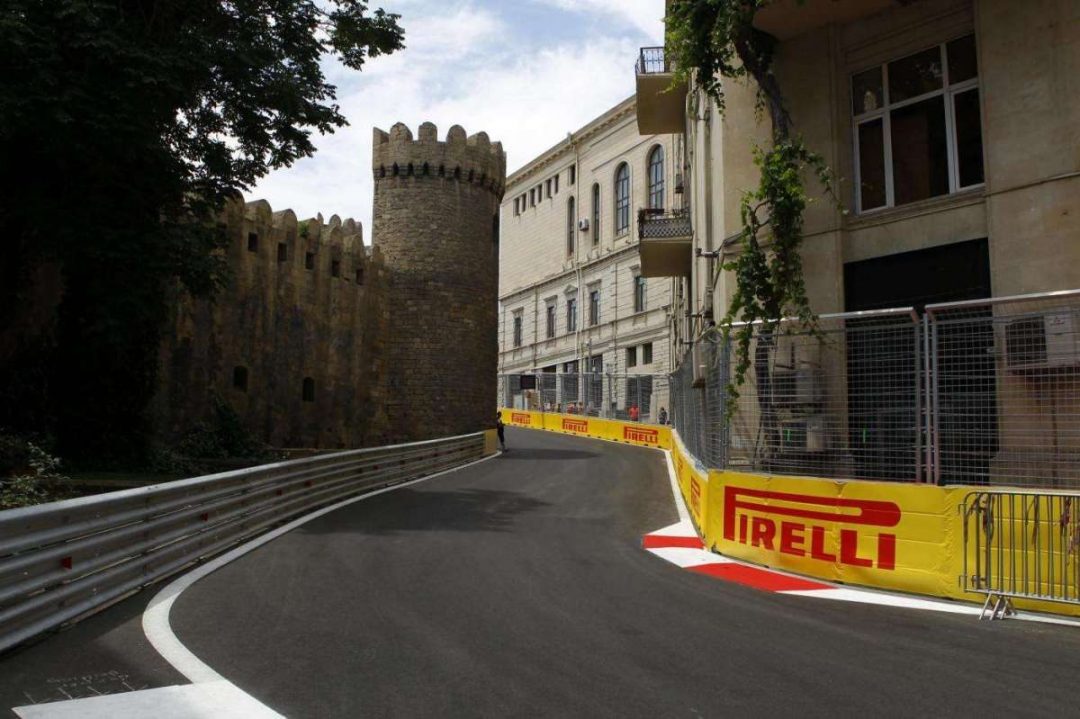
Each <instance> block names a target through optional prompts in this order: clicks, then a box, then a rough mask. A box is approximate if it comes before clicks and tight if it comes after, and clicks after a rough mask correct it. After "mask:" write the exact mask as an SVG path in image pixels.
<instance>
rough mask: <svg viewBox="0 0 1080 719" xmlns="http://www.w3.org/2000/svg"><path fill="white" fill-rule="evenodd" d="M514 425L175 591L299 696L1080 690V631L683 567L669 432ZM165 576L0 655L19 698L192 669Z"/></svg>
mask: <svg viewBox="0 0 1080 719" xmlns="http://www.w3.org/2000/svg"><path fill="white" fill-rule="evenodd" d="M507 438H508V441H509V444H510V447H511V451H510V452H508V453H506V454H504V455H502V456H501V457H499V458H497V459H493V460H490V461H487V462H483V463H480V464H478V465H475V466H473V467H471V468H468V469H466V470H462V471H459V472H455V473H452V474H449V475H445V476H443V477H439V478H436V479H433V480H431V481H430V482H426V483H422V484H418V485H414V486H411V487H408V488H403V489H400V490H397V491H393V492H389V493H386V494H383V495H380V496H377V497H373V498H371V499H368V500H365V501H362V502H359V503H357V504H354V505H351V506H349V507H346V508H343V509H341V510H338V511H336V512H333V513H331V514H329V515H326V516H324V517H322V518H320V519H317V520H315V521H313V522H310V523H309V524H306V525H304V526H303V527H301V528H299V529H297V530H296V531H294V532H291V533H289V534H287V535H285V536H283V537H281V538H279V539H277V540H274V541H273V542H270V543H269V544H267V545H264V546H263V547H261V548H259V549H257V550H256V551H254V552H252V553H250V554H248V555H246V556H244V557H242V558H241V559H239V560H237V561H236V562H234V563H232V564H230V565H228V566H226V567H225V568H223V569H221V570H219V571H218V572H216V573H214V574H212V575H210V576H208V577H207V578H205V579H203V580H201V581H200V582H198V583H196V584H195V585H194V586H193V587H191V588H190V589H188V590H187V591H186V592H185V593H184V594H183V595H181V597H180V598H179V600H177V603H176V605H175V606H174V607H173V610H172V625H173V629H174V630H175V632H176V634H177V636H178V637H179V638H180V640H181V641H182V642H183V643H184V644H185V645H186V646H187V647H188V648H189V649H190V650H191V651H193V652H194V653H195V654H196V655H197V656H198V657H199V658H200V659H202V660H203V661H204V662H206V663H207V664H209V665H210V666H211V667H213V668H214V669H216V670H217V671H219V672H220V673H222V674H223V675H225V677H226V678H228V679H230V680H231V681H233V682H234V683H235V684H237V685H238V686H239V687H241V688H242V689H244V690H245V691H247V692H249V693H250V694H252V695H253V696H255V697H256V698H257V699H259V700H260V701H262V702H263V703H265V704H267V705H268V706H270V707H272V708H274V709H276V710H277V711H279V712H281V713H283V714H285V715H286V716H289V717H343V718H344V717H347V718H353V717H357V718H360V717H473V716H483V717H488V716H499V717H504V716H560V717H563V716H589V717H598V716H599V717H603V716H619V717H637V716H641V717H659V716H662V717H680V716H686V717H699V716H710V717H727V716H743V715H751V716H757V715H773V716H776V715H779V716H795V715H798V716H836V715H842V716H847V715H854V714H861V715H873V716H913V715H925V714H934V715H947V716H985V715H987V714H990V715H994V716H997V715H1004V714H1009V715H1014V716H1036V715H1038V716H1045V715H1061V714H1074V713H1076V712H1077V699H1076V697H1077V694H1076V691H1075V682H1076V676H1077V670H1078V669H1080V630H1074V629H1071V628H1064V627H1060V626H1051V625H1039V624H1031V623H1023V622H1018V621H1009V622H995V623H993V624H991V623H988V622H982V623H980V622H978V621H976V620H975V619H973V618H971V617H966V616H958V615H947V614H936V613H932V612H926V611H915V610H905V609H895V608H889V607H877V606H869V605H857V604H848V603H842V602H831V601H824V600H814V599H809V598H803V597H791V596H783V595H777V594H766V593H762V592H758V591H756V590H753V589H750V588H746V587H743V586H739V585H733V584H727V583H724V582H721V581H717V580H715V579H711V578H709V577H705V576H701V575H698V574H694V573H692V572H686V571H682V570H680V569H677V568H676V567H674V566H673V565H670V564H668V563H666V562H664V561H662V560H660V559H658V558H656V557H654V556H652V555H650V554H649V553H647V552H645V551H643V550H641V549H640V542H641V536H642V535H643V534H645V533H647V532H649V531H651V530H655V529H658V528H660V527H662V526H665V525H668V524H671V523H673V522H674V521H676V515H675V510H674V507H673V505H672V502H671V490H670V484H669V481H668V477H667V471H666V466H665V464H664V462H663V458H662V455H660V454H659V453H657V452H654V451H651V450H646V449H640V448H635V447H627V446H622V445H616V444H612V443H606V442H601V441H597V440H587V439H577V438H571V437H564V436H559V435H554V434H547V433H538V432H529V431H524V430H517V431H515V430H513V429H508V432H507ZM150 595H152V593H149V594H148V595H146V596H143V595H139V596H137V597H134V598H132V599H131V600H128V601H127V602H124V603H122V604H120V605H117V606H116V607H114V608H112V609H110V610H109V611H107V612H105V613H103V614H101V615H98V616H96V617H94V618H91V619H89V620H87V621H86V622H83V623H82V624H80V625H77V626H76V627H74V628H73V629H71V630H69V631H66V632H62V633H60V634H57V635H55V636H52V637H50V638H48V639H45V640H43V641H41V642H39V643H38V644H36V645H34V646H31V647H29V648H26V649H23V650H20V651H17V652H14V653H9V654H8V655H6V656H4V657H2V658H0V700H3V701H5V702H6V703H5V704H3V707H5V708H6V707H11V706H15V705H16V704H21V703H26V699H25V697H23V696H22V694H23V693H28V694H29V695H30V696H32V697H34V699H35V700H37V699H38V697H37V695H36V694H35V692H37V693H39V694H41V693H45V692H53V693H55V691H56V687H57V686H61V687H65V686H66V687H67V690H68V691H69V692H70V691H76V690H77V689H78V678H79V677H80V676H89V677H91V678H92V677H94V676H99V679H98V682H99V683H98V684H97V685H96V686H95V687H94V690H95V691H101V690H102V687H103V686H104V687H105V689H104V690H105V691H123V689H122V688H116V689H113V688H111V687H112V684H115V683H116V682H115V676H123V677H125V680H124V681H125V683H128V684H131V685H135V684H138V685H139V686H163V685H166V684H173V683H182V680H181V679H179V678H178V676H177V675H176V674H175V672H174V671H173V670H172V669H171V668H170V667H168V665H165V664H164V663H163V662H162V661H161V660H160V659H159V658H157V657H156V655H154V654H153V651H152V650H151V649H150V648H149V647H148V646H147V645H146V642H145V639H144V638H142V637H141V632H140V631H139V628H138V619H139V615H140V613H141V608H142V607H144V606H145V604H146V602H147V601H149V598H150ZM110 672H112V673H113V678H112V679H110V678H109V676H110V674H109V673H110ZM65 678H67V679H65ZM72 678H74V682H73V679H72ZM65 681H66V682H67V683H66V684H65V683H64V682H65ZM110 682H112V684H110ZM103 683H104V684H103ZM83 695H84V696H85V695H86V694H83Z"/></svg>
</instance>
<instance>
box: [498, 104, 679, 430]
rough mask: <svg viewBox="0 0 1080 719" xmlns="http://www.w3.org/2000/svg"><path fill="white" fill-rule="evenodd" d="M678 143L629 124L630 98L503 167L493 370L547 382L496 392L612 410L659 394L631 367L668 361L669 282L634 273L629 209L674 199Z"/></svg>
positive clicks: (650, 367)
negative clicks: (534, 390)
mask: <svg viewBox="0 0 1080 719" xmlns="http://www.w3.org/2000/svg"><path fill="white" fill-rule="evenodd" d="M677 152H678V148H677V147H676V145H675V144H674V143H673V137H672V135H670V134H656V135H644V136H643V135H640V134H639V133H638V129H637V120H636V115H635V111H634V98H629V99H627V100H625V101H623V102H621V103H619V104H618V105H616V106H615V107H614V108H612V109H611V110H609V111H607V112H605V113H604V114H603V115H601V116H600V117H598V118H596V119H595V120H593V121H592V122H590V123H589V124H587V125H585V126H584V127H582V128H581V129H580V130H578V131H577V132H574V133H570V134H568V135H567V137H566V139H565V140H563V141H562V142H560V143H558V144H557V145H555V146H554V147H552V148H551V149H549V150H548V151H546V152H544V153H543V154H542V155H540V156H539V157H537V158H535V159H533V160H531V161H530V162H529V163H527V164H526V165H525V166H524V167H522V168H521V169H519V170H518V171H517V172H515V173H514V174H513V175H511V176H510V177H509V178H508V179H507V189H506V194H505V196H504V197H503V203H502V208H501V220H500V255H499V301H500V309H499V313H500V314H499V317H500V319H499V372H500V374H520V373H538V374H540V375H541V384H542V387H541V388H540V389H542V390H546V391H542V392H540V393H539V394H538V395H534V397H533V399H532V400H530V399H529V398H528V397H527V396H526V395H525V393H521V392H519V391H518V389H517V388H516V387H515V388H514V389H510V390H507V396H506V397H504V398H503V402H504V403H511V402H517V403H519V405H520V404H522V403H527V402H529V401H533V402H535V401H539V402H540V403H541V404H544V403H546V404H549V405H552V407H554V406H555V405H560V406H562V407H564V408H565V407H567V406H569V405H570V404H572V403H574V404H582V403H584V404H585V405H586V406H587V407H588V406H590V405H591V410H592V411H594V412H597V413H604V414H614V415H619V414H621V413H623V412H625V411H626V410H627V409H628V407H629V405H630V404H631V403H634V402H639V406H640V408H641V410H642V412H643V414H642V419H647V418H649V417H651V416H654V415H655V414H656V413H658V412H659V410H660V407H662V406H665V405H666V403H667V388H666V382H664V381H662V380H657V381H652V380H649V379H638V378H637V377H635V376H634V375H664V374H666V373H667V372H669V371H670V369H671V366H672V365H671V356H670V353H669V348H670V346H671V341H670V337H671V327H672V320H671V310H672V295H671V287H672V285H673V283H672V281H671V280H670V278H653V279H649V278H646V277H644V276H643V275H642V273H641V258H640V257H639V254H638V219H639V218H638V216H639V212H641V211H644V212H649V213H659V212H662V211H665V210H666V208H670V207H672V206H681V205H682V195H681V189H682V188H681V186H680V179H679V178H678V173H677V172H676V171H675V169H674V168H676V167H678V166H679V164H680V162H681V161H680V159H679V157H678V155H677ZM578 373H593V377H591V378H590V379H588V380H583V381H582V382H581V383H577V382H575V381H573V380H572V379H571V377H572V376H573V375H577V374H578ZM563 374H565V375H568V377H567V378H561V377H559V375H563ZM564 379H565V380H566V381H564ZM639 398H640V399H639Z"/></svg>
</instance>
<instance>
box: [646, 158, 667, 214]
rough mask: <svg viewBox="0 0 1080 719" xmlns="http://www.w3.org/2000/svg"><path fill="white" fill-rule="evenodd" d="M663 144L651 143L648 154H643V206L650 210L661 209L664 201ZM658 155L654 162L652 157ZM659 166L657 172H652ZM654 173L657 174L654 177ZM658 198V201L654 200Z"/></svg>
mask: <svg viewBox="0 0 1080 719" xmlns="http://www.w3.org/2000/svg"><path fill="white" fill-rule="evenodd" d="M664 155H665V153H664V146H663V145H661V144H656V145H653V147H652V149H651V150H649V154H648V155H646V156H645V206H646V207H648V208H649V209H650V210H662V209H664V202H665V200H666V198H665V196H664V194H665V191H666V188H665V184H666V183H665V182H664V161H665V157H664ZM657 156H659V158H660V159H659V162H654V158H656V157H657ZM657 167H658V168H659V172H654V170H655V168H657ZM654 174H655V175H657V176H656V177H654ZM657 197H658V198H659V203H657V202H656V201H655V200H656V198H657Z"/></svg>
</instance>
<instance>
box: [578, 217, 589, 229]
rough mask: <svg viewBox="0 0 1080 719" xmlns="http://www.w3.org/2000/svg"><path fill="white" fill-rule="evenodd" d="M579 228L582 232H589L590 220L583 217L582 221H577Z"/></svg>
mask: <svg viewBox="0 0 1080 719" xmlns="http://www.w3.org/2000/svg"><path fill="white" fill-rule="evenodd" d="M577 228H578V229H579V230H581V231H582V232H587V231H588V230H589V219H588V218H587V217H583V218H581V219H580V220H578V221H577Z"/></svg>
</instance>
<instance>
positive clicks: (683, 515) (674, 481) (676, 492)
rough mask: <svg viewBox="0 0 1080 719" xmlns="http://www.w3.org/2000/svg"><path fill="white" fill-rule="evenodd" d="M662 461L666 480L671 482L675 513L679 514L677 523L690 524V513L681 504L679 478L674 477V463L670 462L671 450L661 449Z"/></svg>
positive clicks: (684, 505)
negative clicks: (664, 466) (665, 464)
mask: <svg viewBox="0 0 1080 719" xmlns="http://www.w3.org/2000/svg"><path fill="white" fill-rule="evenodd" d="M660 451H661V452H663V453H664V459H666V460H667V471H668V479H670V480H671V494H672V496H673V497H675V511H676V512H678V513H679V523H680V524H681V523H683V522H687V523H689V522H690V512H688V511H687V510H686V504H685V503H684V502H683V498H682V491H681V490H680V489H679V478H678V477H677V476H675V463H674V462H672V461H671V450H670V449H662V450H660Z"/></svg>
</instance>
